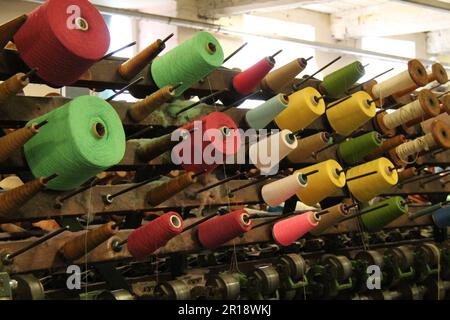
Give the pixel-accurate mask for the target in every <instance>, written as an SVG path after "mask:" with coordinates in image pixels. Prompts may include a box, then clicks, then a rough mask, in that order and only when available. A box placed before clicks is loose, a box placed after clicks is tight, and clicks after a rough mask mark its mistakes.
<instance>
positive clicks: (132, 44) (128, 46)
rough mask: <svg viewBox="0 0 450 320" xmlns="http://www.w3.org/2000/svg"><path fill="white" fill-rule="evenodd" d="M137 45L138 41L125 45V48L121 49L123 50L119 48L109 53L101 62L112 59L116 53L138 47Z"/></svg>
mask: <svg viewBox="0 0 450 320" xmlns="http://www.w3.org/2000/svg"><path fill="white" fill-rule="evenodd" d="M136 43H137V42H136V41H133V42H130V43H129V44H127V45H125V46H123V47H121V48H119V49H117V50H114V51H112V52H110V53H108V54H107V55H105V56H103V58H101V59H100V60H105V59H108V58H110V57H112V56H113V55H115V54H116V53H118V52H120V51H122V50H125V49H128V48H130V47H132V46H134V45H136Z"/></svg>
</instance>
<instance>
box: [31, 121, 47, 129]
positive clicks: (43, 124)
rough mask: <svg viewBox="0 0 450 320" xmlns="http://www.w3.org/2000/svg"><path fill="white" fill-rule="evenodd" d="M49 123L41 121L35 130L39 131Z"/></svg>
mask: <svg viewBox="0 0 450 320" xmlns="http://www.w3.org/2000/svg"><path fill="white" fill-rule="evenodd" d="M47 123H48V120H44V121H41V122H39V123H38V124H37V125H36V126H34V128H35V129H36V130H38V129H40V128H42V127H43V126H45V125H46V124H47Z"/></svg>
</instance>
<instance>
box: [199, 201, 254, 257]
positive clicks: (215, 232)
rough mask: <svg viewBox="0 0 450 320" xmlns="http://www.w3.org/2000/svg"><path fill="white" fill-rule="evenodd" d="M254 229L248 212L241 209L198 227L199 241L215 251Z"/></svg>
mask: <svg viewBox="0 0 450 320" xmlns="http://www.w3.org/2000/svg"><path fill="white" fill-rule="evenodd" d="M251 229H252V223H251V220H250V219H249V215H248V213H247V211H246V210H244V209H241V210H237V211H233V212H230V213H227V214H225V215H223V216H219V217H215V218H212V219H211V220H208V221H206V222H204V223H202V224H200V225H199V226H198V240H199V241H200V243H201V245H202V246H203V247H204V248H207V249H215V248H217V247H218V246H220V245H221V244H224V243H226V242H228V241H230V240H232V239H234V238H236V237H237V236H239V235H241V234H243V233H245V232H248V231H250V230H251Z"/></svg>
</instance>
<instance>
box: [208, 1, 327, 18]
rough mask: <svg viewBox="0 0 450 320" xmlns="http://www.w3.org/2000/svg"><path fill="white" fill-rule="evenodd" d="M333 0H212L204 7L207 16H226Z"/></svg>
mask: <svg viewBox="0 0 450 320" xmlns="http://www.w3.org/2000/svg"><path fill="white" fill-rule="evenodd" d="M332 1H333V0H257V1H255V0H212V1H210V2H209V4H208V5H207V6H206V7H205V8H203V9H202V12H203V13H204V14H205V15H206V16H210V17H224V16H233V15H240V14H245V13H249V12H273V11H282V10H291V9H296V8H300V7H302V6H304V5H308V4H317V3H327V2H332Z"/></svg>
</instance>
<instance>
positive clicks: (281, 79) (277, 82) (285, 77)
mask: <svg viewBox="0 0 450 320" xmlns="http://www.w3.org/2000/svg"><path fill="white" fill-rule="evenodd" d="M307 65H308V60H307V59H303V58H299V59H295V60H293V61H291V62H289V63H288V64H285V65H284V66H282V67H280V68H278V69H276V70H274V71H272V72H270V73H269V74H268V75H267V76H266V77H265V78H264V79H263V80H262V81H261V87H262V88H263V89H264V90H266V91H269V92H274V93H280V92H281V90H282V89H283V88H284V87H285V86H286V85H288V84H289V83H291V82H292V81H293V80H294V79H295V77H296V76H297V75H298V74H300V72H302V71H303V70H305V68H306V66H307Z"/></svg>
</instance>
